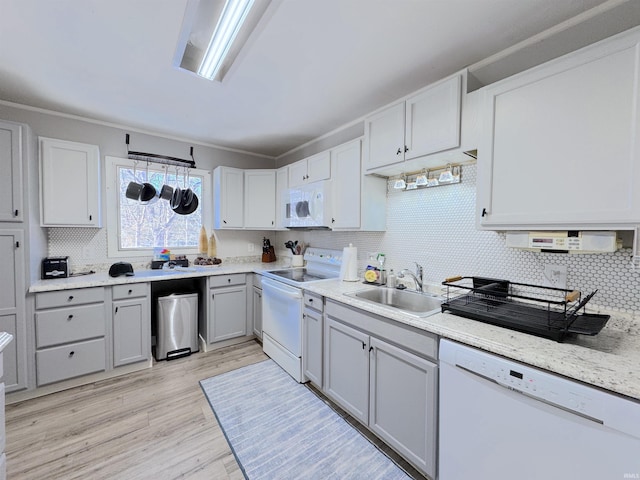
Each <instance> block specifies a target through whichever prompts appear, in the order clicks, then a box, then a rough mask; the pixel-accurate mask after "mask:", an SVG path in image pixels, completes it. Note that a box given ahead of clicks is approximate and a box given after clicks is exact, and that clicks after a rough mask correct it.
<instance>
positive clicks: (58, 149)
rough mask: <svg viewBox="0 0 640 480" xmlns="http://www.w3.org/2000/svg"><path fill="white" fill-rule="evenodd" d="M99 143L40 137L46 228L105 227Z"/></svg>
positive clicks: (41, 187) (42, 217) (42, 212)
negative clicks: (101, 200) (101, 199)
mask: <svg viewBox="0 0 640 480" xmlns="http://www.w3.org/2000/svg"><path fill="white" fill-rule="evenodd" d="M100 192H101V185H100V151H99V149H98V146H97V145H88V144H85V143H77V142H69V141H66V140H57V139H53V138H44V137H40V207H41V208H40V211H41V225H42V226H44V227H67V226H74V227H101V226H102V224H101V212H100Z"/></svg>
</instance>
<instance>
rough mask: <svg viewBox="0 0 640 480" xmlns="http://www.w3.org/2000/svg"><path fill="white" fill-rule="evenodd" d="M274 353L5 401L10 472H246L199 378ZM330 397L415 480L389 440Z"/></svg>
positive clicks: (126, 478) (113, 475) (123, 479)
mask: <svg viewBox="0 0 640 480" xmlns="http://www.w3.org/2000/svg"><path fill="white" fill-rule="evenodd" d="M267 358H268V357H267V356H266V355H265V354H264V353H263V352H262V346H261V345H260V344H259V343H257V342H255V341H248V342H245V343H242V344H240V345H235V346H232V347H227V348H224V349H221V350H218V351H214V352H208V353H197V354H193V355H191V356H189V357H185V358H181V359H178V360H171V361H169V362H166V361H164V362H157V363H154V366H153V368H150V369H146V370H143V371H140V372H136V373H132V374H130V375H125V376H122V377H116V378H112V379H109V380H104V381H100V382H96V383H93V384H90V385H85V386H82V387H77V388H73V389H70V390H66V391H64V392H58V393H53V394H51V395H46V396H44V397H40V398H35V399H32V400H27V401H24V402H21V403H16V404H13V405H7V407H6V431H7V447H6V452H7V478H8V479H9V480H32V479H33V480H58V479H64V480H73V479H83V480H86V479H90V480H99V479H110V480H139V479H154V480H156V479H157V480H163V479H171V480H172V479H189V480H198V479H208V480H223V479H233V480H240V479H243V478H244V476H243V474H242V472H241V471H240V468H239V467H238V464H237V463H236V461H235V458H234V456H233V453H232V452H231V450H230V448H229V445H228V444H227V441H226V439H225V437H224V435H223V433H222V431H221V430H220V428H219V426H218V423H217V421H216V418H215V416H214V414H213V412H212V410H211V407H210V406H209V404H208V402H207V400H206V398H205V396H204V394H203V393H202V390H201V388H200V385H199V383H198V382H199V381H200V380H203V379H205V378H209V377H212V376H214V375H217V374H220V373H223V372H228V371H230V370H235V369H237V368H240V367H243V366H245V365H250V364H252V363H257V362H260V361H262V360H265V359H267ZM312 391H314V392H315V393H316V394H317V395H318V396H320V397H321V398H323V399H324V400H325V401H326V402H327V403H328V404H329V405H330V406H332V407H333V408H334V409H335V410H336V411H337V412H338V413H339V414H340V415H342V416H344V417H345V419H346V420H347V421H349V422H350V423H351V424H352V425H353V426H354V427H356V428H358V429H359V430H360V431H361V432H362V433H363V434H364V435H365V436H367V437H368V438H369V439H370V440H371V441H372V442H373V443H374V444H377V445H378V447H379V448H380V449H381V450H383V451H384V452H385V453H387V455H388V456H389V457H391V458H392V459H394V460H395V461H396V463H398V464H399V465H401V466H402V467H403V468H404V469H405V470H406V471H407V472H408V473H409V474H410V475H411V476H412V478H414V479H420V480H424V478H425V477H423V476H421V475H420V474H419V473H418V472H417V471H416V470H415V469H413V468H412V467H411V466H410V465H408V464H407V463H406V462H405V461H404V460H402V459H401V458H400V457H399V456H398V455H397V454H395V452H393V451H392V450H391V449H390V448H389V447H388V446H386V445H384V444H383V443H382V442H381V441H380V440H378V439H377V438H375V437H374V436H373V435H372V434H371V433H370V432H368V431H367V430H366V429H365V428H364V427H362V426H361V425H359V423H358V422H357V421H356V420H354V419H352V418H351V417H350V416H349V415H347V414H346V412H344V411H343V410H342V409H340V408H339V407H337V406H336V405H335V404H333V402H331V401H330V400H328V399H326V397H323V395H322V394H321V393H320V392H318V391H317V390H316V389H313V388H312Z"/></svg>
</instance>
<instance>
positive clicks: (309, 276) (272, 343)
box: [262, 247, 342, 383]
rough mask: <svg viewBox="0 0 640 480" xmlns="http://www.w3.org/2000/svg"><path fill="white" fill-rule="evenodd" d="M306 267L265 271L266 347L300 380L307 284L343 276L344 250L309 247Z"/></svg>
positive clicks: (274, 359) (263, 280) (263, 294)
mask: <svg viewBox="0 0 640 480" xmlns="http://www.w3.org/2000/svg"><path fill="white" fill-rule="evenodd" d="M304 260H305V261H306V267H296V268H287V269H282V270H268V271H264V272H262V276H263V278H262V348H263V350H264V353H266V354H267V355H268V356H269V357H271V359H272V360H273V361H275V362H276V363H277V364H278V365H280V366H281V367H282V368H283V369H284V370H285V371H286V372H287V373H289V375H291V376H292V377H293V378H294V379H295V380H296V381H298V382H300V383H303V382H305V381H306V379H305V378H304V374H303V371H302V356H303V355H304V352H303V351H302V314H303V309H304V299H303V289H304V286H305V285H308V284H309V283H312V282H319V281H323V280H328V279H336V278H338V277H339V276H340V266H341V264H342V251H341V250H328V249H321V248H312V247H309V248H307V250H306V252H305V254H304Z"/></svg>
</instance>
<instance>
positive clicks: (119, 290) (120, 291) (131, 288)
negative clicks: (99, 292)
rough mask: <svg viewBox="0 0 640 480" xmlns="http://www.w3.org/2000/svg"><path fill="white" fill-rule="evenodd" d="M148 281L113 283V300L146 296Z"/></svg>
mask: <svg viewBox="0 0 640 480" xmlns="http://www.w3.org/2000/svg"><path fill="white" fill-rule="evenodd" d="M148 285H149V284H148V283H131V284H127V285H114V286H113V289H112V290H111V294H112V297H113V299H114V300H122V299H124V298H135V297H146V296H147V292H148V289H147V286H148Z"/></svg>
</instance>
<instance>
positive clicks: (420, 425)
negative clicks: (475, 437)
mask: <svg viewBox="0 0 640 480" xmlns="http://www.w3.org/2000/svg"><path fill="white" fill-rule="evenodd" d="M369 348H371V366H370V372H369V379H370V386H369V388H370V393H369V428H370V429H371V430H373V432H375V433H376V434H377V435H378V436H379V437H380V438H382V439H383V440H385V441H386V442H387V443H388V444H389V445H391V446H392V447H393V448H395V449H396V450H397V451H398V452H399V453H400V454H402V455H403V456H404V457H405V458H406V459H407V460H409V461H410V462H411V463H412V464H414V465H416V466H418V467H419V468H420V470H422V471H424V472H425V473H428V474H429V475H431V476H433V475H434V473H435V442H436V437H435V434H436V429H437V426H436V421H437V420H436V419H437V413H436V404H435V399H436V385H437V383H436V381H437V372H438V366H437V365H436V364H435V363H433V362H430V361H428V360H425V359H423V358H420V357H418V356H417V355H413V354H412V353H409V352H407V351H405V350H402V349H400V348H398V347H395V346H394V345H391V344H389V343H387V342H384V341H382V340H379V339H377V338H375V337H371V340H370V347H369ZM430 399H431V400H430Z"/></svg>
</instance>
